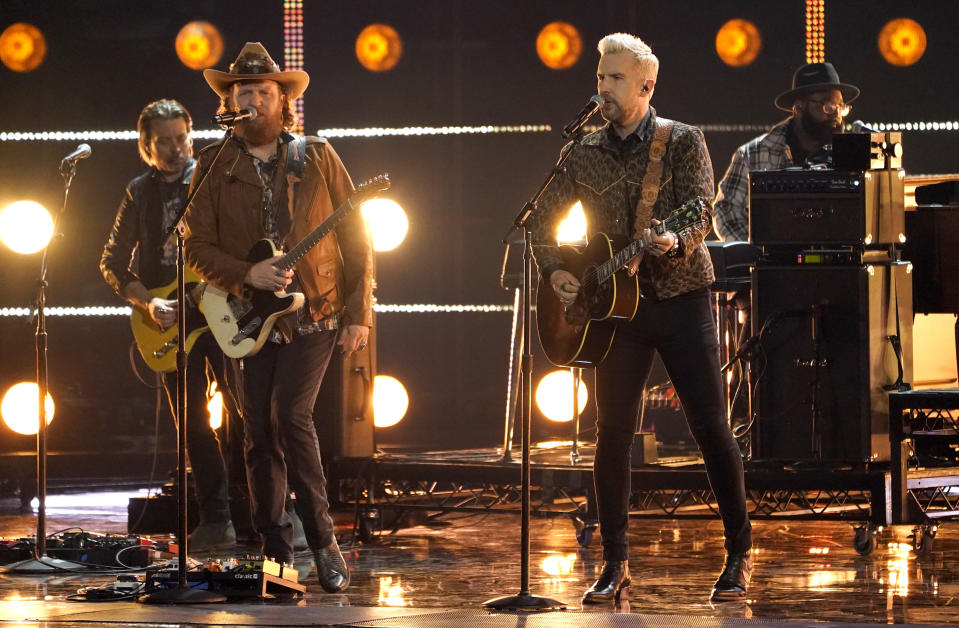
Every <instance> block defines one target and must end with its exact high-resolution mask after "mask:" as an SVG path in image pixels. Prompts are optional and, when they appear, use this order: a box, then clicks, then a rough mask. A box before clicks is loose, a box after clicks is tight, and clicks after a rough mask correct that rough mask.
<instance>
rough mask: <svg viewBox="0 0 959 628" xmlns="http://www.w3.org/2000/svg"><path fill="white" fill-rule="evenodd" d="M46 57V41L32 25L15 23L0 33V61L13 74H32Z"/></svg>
mask: <svg viewBox="0 0 959 628" xmlns="http://www.w3.org/2000/svg"><path fill="white" fill-rule="evenodd" d="M46 56H47V41H46V39H45V38H44V37H43V33H41V32H40V29H38V28H37V27H36V26H34V25H33V24H27V23H25V22H17V23H16V24H11V25H10V26H8V27H7V28H5V29H4V31H3V33H0V61H2V62H3V65H5V66H7V67H8V68H10V69H11V70H13V71H14V72H32V71H33V70H36V69H37V68H38V67H40V64H41V63H43V58H44V57H46Z"/></svg>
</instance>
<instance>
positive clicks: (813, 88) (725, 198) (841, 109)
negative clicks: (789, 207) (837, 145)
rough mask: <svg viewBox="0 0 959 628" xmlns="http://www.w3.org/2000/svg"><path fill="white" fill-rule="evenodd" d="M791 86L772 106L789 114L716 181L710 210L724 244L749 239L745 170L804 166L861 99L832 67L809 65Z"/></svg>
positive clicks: (751, 144) (738, 155)
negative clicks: (714, 211) (789, 114)
mask: <svg viewBox="0 0 959 628" xmlns="http://www.w3.org/2000/svg"><path fill="white" fill-rule="evenodd" d="M792 84H793V86H792V89H790V90H789V91H787V92H784V93H782V94H780V95H779V97H778V98H776V107H778V108H779V109H782V110H783V111H789V112H791V113H792V115H791V116H790V117H788V118H786V119H785V120H783V121H782V122H780V123H779V124H777V125H776V126H774V127H773V128H772V129H771V130H770V131H769V133H766V134H765V135H761V136H759V137H757V138H755V139H753V140H752V141H750V142H748V143H746V144H743V145H742V146H740V147H739V148H738V149H736V152H735V153H734V154H733V158H732V161H731V162H730V164H729V169H728V170H726V174H725V176H723V178H722V180H721V181H720V182H719V191H718V193H717V195H716V198H715V200H714V201H713V207H714V208H715V210H716V232H717V233H718V234H719V237H720V238H722V239H723V240H726V241H733V240H742V241H745V240H748V239H749V208H748V199H749V172H750V171H753V170H778V169H780V168H785V167H787V166H803V165H805V164H806V163H807V160H809V159H810V158H811V157H815V155H816V153H817V152H818V151H820V149H822V147H823V146H824V145H826V144H829V143H830V142H831V141H832V134H833V133H837V132H839V131H840V129H841V128H842V120H843V118H844V117H845V116H846V115H847V114H848V113H849V110H850V109H851V107H850V106H849V103H851V102H852V101H854V100H855V99H856V98H857V97H858V96H859V88H858V87H855V86H854V85H850V84H848V83H843V82H842V81H840V80H839V74H838V73H837V72H836V68H834V67H833V65H832V64H831V63H807V64H806V65H804V66H802V67H800V68H799V69H798V70H796V73H795V74H793V83H792Z"/></svg>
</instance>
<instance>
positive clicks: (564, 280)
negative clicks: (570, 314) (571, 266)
mask: <svg viewBox="0 0 959 628" xmlns="http://www.w3.org/2000/svg"><path fill="white" fill-rule="evenodd" d="M549 283H550V285H551V286H552V287H553V292H555V293H556V296H557V298H559V300H560V301H561V302H562V303H563V305H571V304H572V303H573V301H575V300H576V295H577V294H579V279H577V278H576V277H575V276H573V273H571V272H569V271H568V270H554V271H553V272H552V274H550V276H549Z"/></svg>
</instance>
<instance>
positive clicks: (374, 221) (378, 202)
mask: <svg viewBox="0 0 959 628" xmlns="http://www.w3.org/2000/svg"><path fill="white" fill-rule="evenodd" d="M360 211H361V212H363V218H365V219H366V224H367V226H368V227H369V230H370V234H371V235H372V236H373V250H374V251H392V250H393V249H395V248H396V247H398V246H399V245H400V244H401V243H402V242H403V240H404V239H405V238H406V232H407V231H409V229H410V221H409V220H408V219H407V218H406V212H405V211H403V208H402V207H400V206H399V204H398V203H397V202H396V201H391V200H390V199H388V198H374V199H372V200H369V201H366V202H365V203H363V205H362V207H361V208H360Z"/></svg>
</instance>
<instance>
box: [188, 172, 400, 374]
mask: <svg viewBox="0 0 959 628" xmlns="http://www.w3.org/2000/svg"><path fill="white" fill-rule="evenodd" d="M388 189H390V177H389V175H387V174H381V175H379V176H377V177H375V178H373V179H370V180H369V181H367V182H366V183H364V184H362V185H360V186H359V187H358V188H356V190H355V191H354V192H353V194H352V195H351V196H350V198H348V199H347V200H346V201H345V202H344V203H343V204H342V205H340V206H339V207H338V208H337V209H336V211H334V212H333V213H332V214H330V216H329V217H328V218H327V219H326V220H324V221H323V222H322V223H320V225H319V226H318V227H316V228H315V229H314V230H313V231H311V232H310V233H309V234H308V235H307V236H306V237H305V238H303V239H302V240H301V241H300V242H299V243H298V244H297V245H296V246H294V247H293V248H292V249H290V252H289V253H287V254H286V255H284V256H283V257H282V258H281V259H280V260H279V261H277V263H276V264H275V266H276V267H277V268H279V269H281V270H290V269H292V268H293V266H294V265H295V264H296V263H297V262H298V261H300V259H301V258H302V257H303V256H304V255H306V254H307V252H309V250H310V249H312V248H313V247H314V246H316V245H317V244H318V243H319V241H320V240H322V239H323V238H324V237H325V236H326V235H327V234H329V233H330V232H331V231H333V229H334V228H335V227H336V225H337V224H339V222H340V221H341V220H343V219H344V218H346V217H347V216H348V215H349V214H350V213H351V212H352V211H353V210H354V209H356V207H357V206H358V205H360V204H362V203H363V202H365V201H367V200H369V199H371V198H373V197H375V196H376V195H377V194H379V193H380V192H383V191H385V190H388ZM280 253H282V251H280V250H279V249H277V248H276V245H275V244H274V243H273V241H272V240H270V239H264V240H260V241H259V242H257V243H256V244H254V245H253V248H252V249H250V252H249V254H248V255H247V256H246V259H247V261H250V262H253V263H254V264H255V263H257V262H261V261H263V260H265V259H270V258H271V257H274V256H276V255H279V254H280ZM305 302H306V297H304V296H303V293H302V292H293V293H289V294H288V293H286V292H285V291H283V290H279V291H275V292H274V291H271V290H259V289H257V288H249V291H248V297H247V298H240V297H237V296H234V295H232V294H230V293H229V292H226V291H225V290H221V289H219V288H217V287H216V286H213V285H209V286H207V288H206V290H204V291H203V299H202V301H201V306H202V310H203V314H204V316H206V321H207V324H208V325H209V326H210V331H212V332H213V337H214V338H216V342H217V344H218V345H220V348H221V349H223V353H224V354H226V356H227V357H230V358H234V359H239V358H245V357H248V356H251V355H255V354H256V353H257V352H258V351H259V350H260V349H261V348H262V347H263V343H265V342H266V341H267V339H268V338H269V337H270V331H271V330H272V329H273V325H274V324H275V323H276V319H278V318H280V317H281V316H283V315H284V314H287V313H289V312H295V311H296V310H298V309H300V308H301V307H303V303H305Z"/></svg>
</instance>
